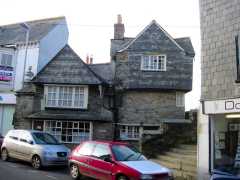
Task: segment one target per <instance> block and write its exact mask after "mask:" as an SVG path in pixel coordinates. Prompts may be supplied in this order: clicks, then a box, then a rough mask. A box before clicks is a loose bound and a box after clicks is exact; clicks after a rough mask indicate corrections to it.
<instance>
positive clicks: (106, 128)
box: [92, 122, 113, 140]
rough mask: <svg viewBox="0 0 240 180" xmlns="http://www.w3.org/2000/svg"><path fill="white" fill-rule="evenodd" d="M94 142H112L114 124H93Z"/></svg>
mask: <svg viewBox="0 0 240 180" xmlns="http://www.w3.org/2000/svg"><path fill="white" fill-rule="evenodd" d="M92 139H93V140H112V139H113V124H112V123H98V122H94V123H93V137H92Z"/></svg>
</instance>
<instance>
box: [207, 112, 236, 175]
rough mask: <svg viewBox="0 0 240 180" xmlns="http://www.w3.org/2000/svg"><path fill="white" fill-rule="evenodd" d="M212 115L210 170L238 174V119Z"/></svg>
mask: <svg viewBox="0 0 240 180" xmlns="http://www.w3.org/2000/svg"><path fill="white" fill-rule="evenodd" d="M226 117H227V116H225V115H214V116H212V117H211V118H210V120H211V129H212V134H211V144H212V149H213V152H212V160H213V162H212V166H213V167H212V168H213V169H218V170H221V171H226V172H230V173H237V174H240V173H239V172H240V118H236V119H231V118H230V119H229V118H226Z"/></svg>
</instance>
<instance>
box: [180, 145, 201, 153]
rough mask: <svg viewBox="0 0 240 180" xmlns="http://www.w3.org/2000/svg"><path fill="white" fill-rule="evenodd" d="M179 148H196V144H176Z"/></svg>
mask: <svg viewBox="0 0 240 180" xmlns="http://www.w3.org/2000/svg"><path fill="white" fill-rule="evenodd" d="M178 147H179V148H181V149H186V150H187V149H189V150H195V151H196V150H197V145H190V144H181V145H179V146H178Z"/></svg>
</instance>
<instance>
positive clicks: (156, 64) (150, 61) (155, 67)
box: [141, 55, 167, 71]
mask: <svg viewBox="0 0 240 180" xmlns="http://www.w3.org/2000/svg"><path fill="white" fill-rule="evenodd" d="M166 59H167V57H166V55H148V56H143V57H142V62H141V69H142V70H146V71H166Z"/></svg>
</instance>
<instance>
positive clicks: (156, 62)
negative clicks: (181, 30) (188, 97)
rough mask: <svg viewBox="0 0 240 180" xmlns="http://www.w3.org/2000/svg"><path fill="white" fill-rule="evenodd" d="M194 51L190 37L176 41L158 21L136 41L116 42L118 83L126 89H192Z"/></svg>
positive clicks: (113, 54) (113, 51)
mask: <svg viewBox="0 0 240 180" xmlns="http://www.w3.org/2000/svg"><path fill="white" fill-rule="evenodd" d="M194 55H195V54H194V50H193V47H192V44H191V40H190V38H178V39H174V38H173V37H172V36H171V35H169V34H168V33H167V32H166V31H165V30H164V29H163V28H162V27H161V26H160V25H159V24H158V23H157V22H156V21H155V20H153V21H151V23H150V24H149V25H148V26H146V27H145V28H144V29H143V31H141V32H140V33H139V34H138V35H137V36H136V37H135V38H125V37H123V38H122V39H112V40H111V57H112V61H113V62H114V63H115V70H116V77H115V79H116V81H117V82H120V86H119V87H120V88H124V89H135V90H136V89H137V90H141V89H142V90H143V89H145V90H146V89H151V90H180V91H185V92H187V91H190V90H191V89H192V65H193V57H194Z"/></svg>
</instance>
